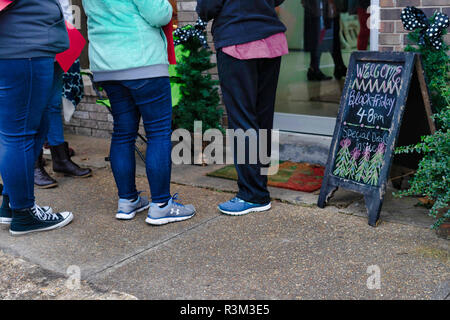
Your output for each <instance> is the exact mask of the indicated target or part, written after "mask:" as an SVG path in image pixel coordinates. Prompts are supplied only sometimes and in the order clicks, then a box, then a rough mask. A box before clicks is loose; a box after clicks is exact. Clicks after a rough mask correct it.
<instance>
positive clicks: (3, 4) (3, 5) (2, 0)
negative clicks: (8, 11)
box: [0, 0, 12, 11]
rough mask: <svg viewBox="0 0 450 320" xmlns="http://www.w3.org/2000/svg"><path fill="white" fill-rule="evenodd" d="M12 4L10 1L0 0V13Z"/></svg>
mask: <svg viewBox="0 0 450 320" xmlns="http://www.w3.org/2000/svg"><path fill="white" fill-rule="evenodd" d="M11 3H12V0H0V11H2V10H3V9H5V8H6V7H7V6H9V5H10V4H11Z"/></svg>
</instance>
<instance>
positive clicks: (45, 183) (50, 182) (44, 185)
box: [34, 151, 58, 189]
mask: <svg viewBox="0 0 450 320" xmlns="http://www.w3.org/2000/svg"><path fill="white" fill-rule="evenodd" d="M44 164H45V162H44V158H43V157H42V151H41V154H40V155H39V157H38V158H37V159H36V162H35V163H34V184H35V185H36V186H37V187H38V188H41V189H49V188H54V187H57V186H58V182H56V180H55V179H53V178H52V177H50V175H49V174H48V173H47V171H45V168H44Z"/></svg>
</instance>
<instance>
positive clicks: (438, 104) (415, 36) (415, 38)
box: [405, 18, 450, 113]
mask: <svg viewBox="0 0 450 320" xmlns="http://www.w3.org/2000/svg"><path fill="white" fill-rule="evenodd" d="M430 21H433V18H431V19H430ZM419 38H420V30H416V31H413V32H411V33H409V34H408V39H409V41H410V42H411V43H412V44H410V45H408V46H407V47H406V48H405V51H407V52H418V53H420V54H421V55H422V60H423V67H424V69H425V75H426V77H427V83H428V88H429V89H430V95H431V102H432V106H433V109H434V111H435V112H437V113H438V112H440V111H441V110H442V109H444V108H445V107H446V106H448V102H447V101H448V99H449V90H447V89H448V84H449V80H450V59H449V56H448V54H447V53H448V51H449V49H450V47H449V46H448V44H446V43H445V42H444V44H443V46H442V48H441V49H440V50H436V49H434V48H433V47H432V46H431V45H430V44H429V43H427V42H426V43H425V45H419Z"/></svg>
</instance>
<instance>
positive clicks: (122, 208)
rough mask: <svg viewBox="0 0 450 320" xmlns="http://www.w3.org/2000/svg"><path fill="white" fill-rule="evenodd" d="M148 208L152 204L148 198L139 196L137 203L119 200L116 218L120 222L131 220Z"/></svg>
mask: <svg viewBox="0 0 450 320" xmlns="http://www.w3.org/2000/svg"><path fill="white" fill-rule="evenodd" d="M148 208H150V202H149V201H148V200H147V198H146V197H141V196H138V198H137V200H136V201H131V200H126V199H119V204H118V210H117V214H116V218H117V219H119V220H131V219H133V218H134V217H135V216H136V213H138V212H142V211H144V210H147V209H148Z"/></svg>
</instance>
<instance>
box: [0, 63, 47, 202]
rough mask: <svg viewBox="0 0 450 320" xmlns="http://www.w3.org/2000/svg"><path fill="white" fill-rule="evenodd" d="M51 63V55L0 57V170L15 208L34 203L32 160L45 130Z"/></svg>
mask: <svg viewBox="0 0 450 320" xmlns="http://www.w3.org/2000/svg"><path fill="white" fill-rule="evenodd" d="M53 66H54V58H33V59H8V60H3V59H0V173H1V175H2V179H3V183H4V186H5V190H4V192H3V193H4V194H7V195H9V198H10V206H11V208H12V209H15V210H20V209H27V208H31V207H33V206H34V201H35V198H34V173H33V170H34V162H35V160H36V158H37V156H38V155H39V153H40V151H41V149H42V145H43V144H44V140H45V137H46V135H47V130H48V118H47V117H44V111H45V108H46V107H47V103H48V99H49V94H50V90H51V87H52V84H53Z"/></svg>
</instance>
